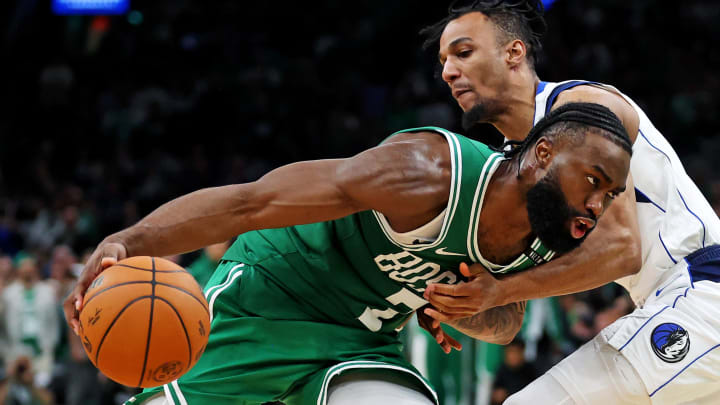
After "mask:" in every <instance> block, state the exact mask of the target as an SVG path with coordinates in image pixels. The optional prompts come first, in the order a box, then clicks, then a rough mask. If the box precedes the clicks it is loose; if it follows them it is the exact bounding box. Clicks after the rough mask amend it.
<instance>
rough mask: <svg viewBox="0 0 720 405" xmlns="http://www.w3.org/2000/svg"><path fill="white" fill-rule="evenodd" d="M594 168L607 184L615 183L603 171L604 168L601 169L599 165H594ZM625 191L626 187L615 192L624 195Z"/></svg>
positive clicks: (618, 188)
mask: <svg viewBox="0 0 720 405" xmlns="http://www.w3.org/2000/svg"><path fill="white" fill-rule="evenodd" d="M592 167H593V169H595V170H597V171H598V172H600V175H602V177H603V179H605V181H606V182H608V183H612V182H613V180H612V178H611V177H610V176H608V174H607V173H606V172H605V170H603V168H602V167H600V166H599V165H593V166H592ZM625 189H626V186H622V187H617V188H616V189H615V191H617V192H618V193H622V192H624V191H625Z"/></svg>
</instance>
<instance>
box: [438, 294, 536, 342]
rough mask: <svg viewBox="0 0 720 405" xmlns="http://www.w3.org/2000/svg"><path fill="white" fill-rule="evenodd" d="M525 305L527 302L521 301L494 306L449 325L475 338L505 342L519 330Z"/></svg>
mask: <svg viewBox="0 0 720 405" xmlns="http://www.w3.org/2000/svg"><path fill="white" fill-rule="evenodd" d="M526 305H527V302H526V301H523V302H515V303H512V304H508V305H505V306H502V307H495V308H492V309H489V310H487V311H484V312H480V313H479V314H476V315H474V316H471V317H469V318H463V319H458V320H457V321H455V322H453V323H451V325H452V326H453V327H454V328H455V329H457V330H459V331H460V332H462V333H464V334H466V335H468V336H470V337H473V338H475V339H480V340H484V341H486V342H490V343H500V344H507V343H509V342H510V341H511V340H512V339H513V338H514V337H515V335H516V334H517V333H518V331H520V327H521V326H522V321H523V317H524V316H525V306H526Z"/></svg>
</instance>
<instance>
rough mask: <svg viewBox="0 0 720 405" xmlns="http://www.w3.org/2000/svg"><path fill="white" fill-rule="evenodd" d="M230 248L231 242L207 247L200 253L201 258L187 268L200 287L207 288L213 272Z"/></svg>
mask: <svg viewBox="0 0 720 405" xmlns="http://www.w3.org/2000/svg"><path fill="white" fill-rule="evenodd" d="M229 247H230V241H225V242H220V243H216V244H214V245H210V246H207V247H206V248H205V249H203V250H202V253H200V257H198V258H197V259H195V261H194V262H192V263H190V265H189V266H187V270H188V271H189V272H190V274H192V275H193V277H195V280H197V282H198V284H200V287H202V288H205V283H207V281H208V280H209V279H210V276H212V273H213V271H215V268H216V267H217V265H218V263H220V259H222V257H223V255H224V254H225V251H226V250H228V248H229Z"/></svg>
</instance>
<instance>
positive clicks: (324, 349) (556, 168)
mask: <svg viewBox="0 0 720 405" xmlns="http://www.w3.org/2000/svg"><path fill="white" fill-rule="evenodd" d="M630 152H631V144H630V139H629V137H628V136H627V132H626V131H625V129H624V128H623V126H622V124H621V122H620V120H619V119H618V118H617V117H616V116H615V115H614V114H613V113H612V112H610V110H609V109H607V108H606V107H602V106H599V105H597V104H591V103H575V104H569V105H567V106H565V107H563V108H561V109H558V110H556V111H554V112H553V113H552V114H549V115H548V117H547V118H546V119H545V120H543V121H542V122H541V123H539V124H538V125H537V126H536V127H535V129H534V131H533V133H532V134H530V135H529V136H528V137H527V140H526V141H525V142H524V143H522V144H521V145H520V146H518V147H516V148H513V149H508V150H506V151H505V152H504V153H498V152H495V151H493V150H491V149H490V148H488V147H487V146H485V145H483V144H481V143H478V142H475V141H472V140H469V139H467V138H464V137H462V136H459V135H456V134H453V133H450V132H448V131H446V130H443V129H440V128H433V127H427V128H420V129H413V130H407V131H401V132H400V133H397V134H395V135H393V136H392V137H390V138H389V139H388V140H387V141H386V142H384V143H382V144H381V145H380V146H378V147H376V148H373V149H369V150H367V151H365V152H362V153H360V154H358V155H356V156H354V157H352V158H349V159H336V160H318V161H310V162H300V163H295V164H291V165H288V166H284V167H281V168H279V169H276V170H273V171H272V172H270V173H268V174H267V175H265V176H264V177H262V178H261V179H260V180H258V181H256V182H253V183H247V184H240V185H231V186H226V187H219V188H211V189H204V190H200V191H197V192H195V193H191V194H189V195H186V196H183V197H180V198H178V199H176V200H173V201H171V202H169V203H167V204H165V205H163V206H161V207H160V208H158V209H157V210H156V211H154V212H153V213H151V214H150V215H149V216H147V217H146V218H144V219H143V220H141V221H140V222H139V223H138V224H136V225H134V226H132V227H130V228H128V229H126V230H123V231H121V232H119V233H117V234H114V235H111V236H109V237H108V238H106V239H105V240H104V241H103V242H102V243H101V244H100V246H99V247H98V248H97V249H96V251H95V252H94V253H93V255H92V257H91V259H90V260H89V261H88V263H87V265H86V267H85V269H84V271H83V274H82V275H81V278H80V280H79V282H78V285H77V287H76V289H75V291H74V292H73V294H72V298H69V299H68V300H67V301H66V302H65V311H66V316H67V318H68V320H69V321H70V323H71V325H72V327H73V328H74V329H76V328H77V327H78V325H79V324H78V319H77V312H76V310H77V306H78V302H82V301H81V300H82V295H83V293H84V292H85V290H86V288H87V286H88V284H89V283H90V282H91V281H92V280H93V279H94V277H95V276H96V275H97V274H98V273H99V272H100V271H101V270H102V267H103V266H107V265H108V264H111V263H112V262H114V261H115V260H118V259H122V258H124V257H128V256H138V255H151V256H165V255H169V254H173V253H179V252H186V251H191V250H195V249H197V248H199V247H201V246H205V245H209V244H212V243H217V242H218V241H223V240H227V239H230V238H231V237H232V236H233V235H240V236H238V238H237V240H236V241H235V243H234V244H233V245H232V246H231V247H230V249H229V250H228V251H227V253H226V254H225V256H224V259H223V261H222V262H221V263H220V265H219V266H218V268H217V269H216V271H215V272H214V273H213V275H212V277H211V279H210V280H209V281H208V283H207V285H206V288H205V294H206V297H207V299H208V302H209V308H210V312H211V317H212V321H211V333H210V340H209V342H208V346H207V349H206V350H205V354H204V355H203V356H202V357H201V358H200V360H199V362H198V363H197V365H196V366H195V367H194V368H193V369H192V370H190V371H189V372H188V373H187V374H186V375H184V376H183V377H182V378H180V379H179V380H178V381H175V382H173V383H171V384H168V385H165V386H164V387H158V388H155V389H151V390H148V391H146V392H145V393H143V394H141V395H139V396H137V397H135V398H133V399H131V400H130V401H129V402H128V403H132V404H139V403H146V402H147V400H148V399H150V402H149V403H151V404H153V405H154V404H156V403H157V404H163V403H165V404H193V405H198V404H199V405H204V404H207V405H210V404H212V405H223V404H261V403H265V402H267V401H283V402H284V403H286V404H288V405H295V404H308V405H309V404H331V405H343V404H353V405H363V404H373V405H376V404H378V403H388V401H389V400H390V399H393V401H394V402H395V403H397V404H398V405H399V404H406V405H419V404H423V405H428V404H433V403H435V404H437V398H436V395H435V393H434V391H433V390H432V389H431V388H430V387H429V386H428V385H427V383H426V382H425V380H423V379H422V378H421V377H420V376H419V374H418V373H417V371H416V370H415V369H414V368H413V367H412V366H411V365H410V364H409V363H408V362H407V361H406V360H405V359H404V357H403V354H402V352H401V347H400V344H399V341H398V336H397V330H398V328H400V327H401V326H402V325H403V323H404V322H405V321H406V320H407V319H408V318H409V317H410V316H411V314H412V313H413V312H414V311H415V310H417V309H418V308H420V307H422V306H424V305H426V304H427V301H425V300H424V299H423V298H422V292H423V291H424V289H425V286H426V284H427V283H446V284H456V283H458V282H459V281H461V280H462V279H463V277H462V275H461V274H460V273H459V272H458V270H457V269H458V266H459V264H460V263H461V262H462V261H470V260H472V261H476V260H481V259H482V258H485V259H487V260H492V261H493V262H496V263H506V264H505V265H504V266H503V269H502V271H505V272H511V271H519V270H523V269H527V268H529V267H531V266H533V265H535V264H536V263H540V262H543V261H545V260H549V259H551V258H552V257H553V256H554V255H555V254H556V253H558V254H560V253H564V252H566V251H569V250H571V249H573V248H575V247H576V246H578V245H579V244H580V243H581V242H582V241H583V240H584V239H585V237H586V236H587V234H589V233H590V232H591V231H592V229H593V228H594V226H595V223H596V220H597V219H598V218H599V217H600V216H601V215H602V214H603V211H604V210H605V207H607V206H608V205H609V204H610V203H611V201H612V199H614V198H615V197H616V196H617V195H618V194H619V193H621V192H622V190H623V189H624V188H625V179H626V178H627V173H628V170H629V161H630ZM303 224H304V225H303ZM483 260H484V259H483ZM524 305H525V304H524V303H517V304H515V303H513V304H509V305H508V306H505V307H501V308H497V309H493V310H490V311H486V312H484V313H482V314H478V315H476V316H473V317H469V318H467V319H461V320H458V321H457V322H454V323H453V325H454V326H455V327H456V328H457V329H458V330H460V331H461V332H463V333H466V334H468V335H469V336H472V337H474V338H477V339H483V340H487V341H491V342H498V343H504V342H509V341H510V340H511V339H512V338H513V336H514V335H515V334H516V333H517V331H518V330H519V328H520V324H521V321H522V317H523V312H524Z"/></svg>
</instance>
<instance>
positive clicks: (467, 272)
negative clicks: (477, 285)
mask: <svg viewBox="0 0 720 405" xmlns="http://www.w3.org/2000/svg"><path fill="white" fill-rule="evenodd" d="M460 273H461V274H462V275H463V276H465V277H468V278H470V277H472V273H470V268H469V267H468V265H467V263H465V262H462V263H460Z"/></svg>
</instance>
